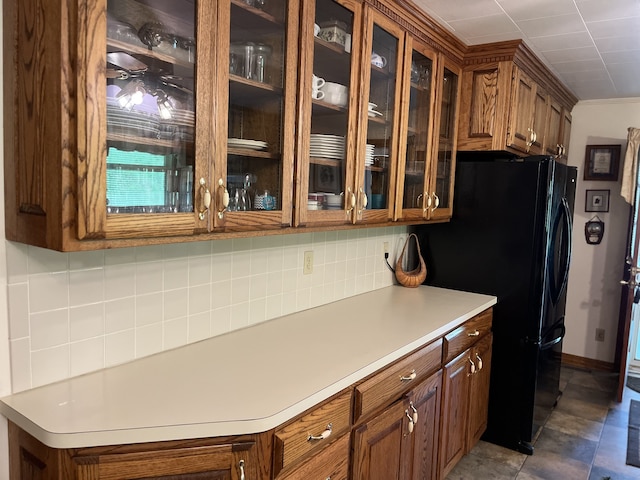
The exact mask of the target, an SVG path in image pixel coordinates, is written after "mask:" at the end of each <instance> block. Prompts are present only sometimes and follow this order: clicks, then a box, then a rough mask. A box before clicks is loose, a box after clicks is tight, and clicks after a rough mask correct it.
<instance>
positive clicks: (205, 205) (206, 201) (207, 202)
mask: <svg viewBox="0 0 640 480" xmlns="http://www.w3.org/2000/svg"><path fill="white" fill-rule="evenodd" d="M200 191H201V192H202V210H199V211H198V218H199V219H200V220H204V219H205V217H206V214H207V211H208V210H209V207H210V206H211V192H210V191H209V189H208V188H207V181H206V180H205V179H204V178H201V179H200Z"/></svg>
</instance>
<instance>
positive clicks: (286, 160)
mask: <svg viewBox="0 0 640 480" xmlns="http://www.w3.org/2000/svg"><path fill="white" fill-rule="evenodd" d="M298 9H299V2H298V1H297V0H269V1H266V2H263V1H255V2H245V1H241V0H231V1H228V0H227V1H219V2H218V15H217V24H216V25H217V27H216V28H215V30H216V32H217V38H216V42H215V44H216V47H217V48H216V51H215V59H216V65H217V68H218V71H217V74H216V80H217V84H218V87H219V88H218V90H217V91H216V96H214V98H215V99H216V100H217V103H218V105H217V108H218V111H217V112H216V113H217V115H216V117H215V120H214V125H215V128H214V131H213V139H214V141H213V142H212V143H213V145H211V147H213V148H214V149H213V151H214V153H215V161H214V163H215V167H214V173H213V175H212V176H210V177H209V178H206V184H207V186H208V188H210V190H211V193H212V194H213V202H212V203H213V206H212V209H213V212H211V222H213V226H214V230H216V231H250V230H256V229H265V228H272V229H273V228H281V227H286V226H290V225H291V218H292V211H293V200H292V198H293V159H294V156H295V151H294V147H295V137H294V132H295V128H294V122H295V108H296V90H297V82H298V75H297V56H298V49H297V45H298V32H299V26H298V19H299V11H298ZM215 147H217V148H215ZM197 188H199V189H200V190H202V189H203V187H201V186H200V185H198V186H197ZM225 189H226V192H227V193H228V195H229V201H228V204H226V205H225V201H226V195H225Z"/></svg>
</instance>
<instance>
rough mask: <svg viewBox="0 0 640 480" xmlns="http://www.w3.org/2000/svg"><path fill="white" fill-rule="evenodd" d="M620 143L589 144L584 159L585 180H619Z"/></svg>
mask: <svg viewBox="0 0 640 480" xmlns="http://www.w3.org/2000/svg"><path fill="white" fill-rule="evenodd" d="M619 165H620V145H587V147H586V152H585V159H584V179H585V180H605V181H609V182H616V181H618V167H619Z"/></svg>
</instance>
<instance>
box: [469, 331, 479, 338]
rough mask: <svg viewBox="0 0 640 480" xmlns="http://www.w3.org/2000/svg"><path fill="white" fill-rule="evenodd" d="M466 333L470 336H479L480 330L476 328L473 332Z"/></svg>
mask: <svg viewBox="0 0 640 480" xmlns="http://www.w3.org/2000/svg"><path fill="white" fill-rule="evenodd" d="M467 335H468V336H470V337H479V336H480V332H479V331H478V330H476V331H475V332H473V333H468V334H467Z"/></svg>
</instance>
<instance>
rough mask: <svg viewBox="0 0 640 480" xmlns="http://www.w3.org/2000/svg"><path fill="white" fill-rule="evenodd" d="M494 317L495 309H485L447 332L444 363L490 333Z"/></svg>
mask: <svg viewBox="0 0 640 480" xmlns="http://www.w3.org/2000/svg"><path fill="white" fill-rule="evenodd" d="M492 318H493V311H492V310H491V309H489V310H485V311H484V312H482V313H480V314H478V315H476V316H475V317H473V318H471V319H469V320H467V321H466V322H465V323H463V324H462V325H460V326H459V327H458V328H456V329H454V330H452V331H450V332H449V333H447V334H446V335H445V336H444V363H448V362H449V361H451V360H452V359H454V358H455V357H457V356H458V355H460V354H461V353H462V352H464V351H465V350H466V349H467V348H469V347H470V346H471V345H473V344H474V343H476V342H477V341H478V339H479V338H482V337H484V336H485V335H486V334H487V333H489V332H490V331H491V320H492Z"/></svg>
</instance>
